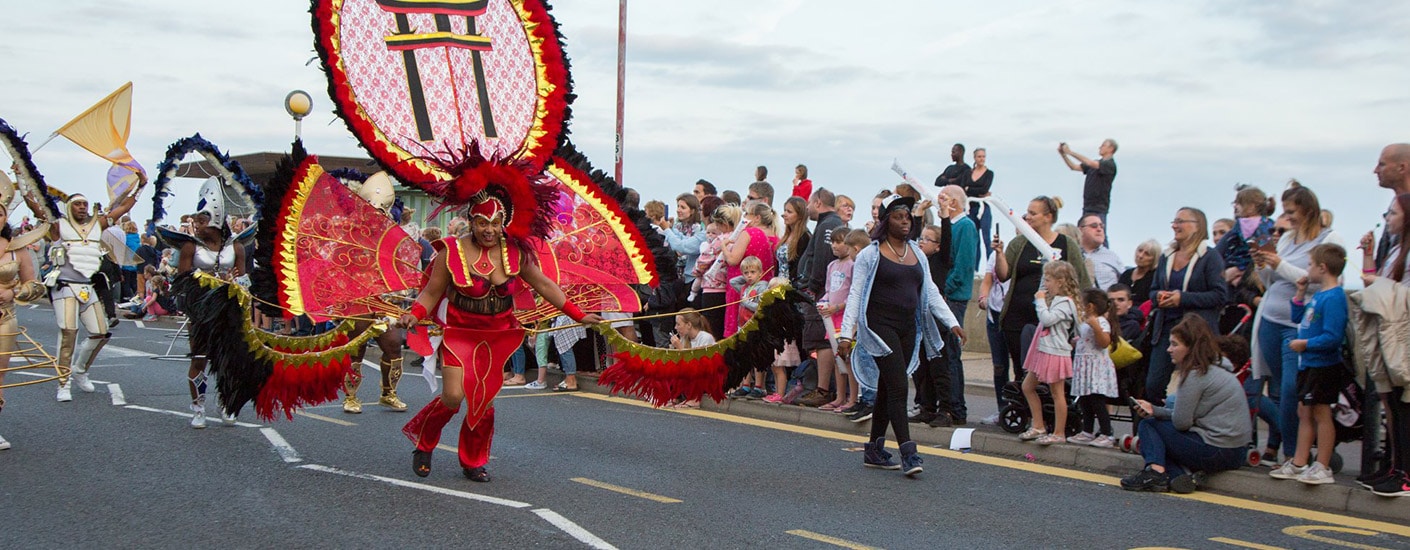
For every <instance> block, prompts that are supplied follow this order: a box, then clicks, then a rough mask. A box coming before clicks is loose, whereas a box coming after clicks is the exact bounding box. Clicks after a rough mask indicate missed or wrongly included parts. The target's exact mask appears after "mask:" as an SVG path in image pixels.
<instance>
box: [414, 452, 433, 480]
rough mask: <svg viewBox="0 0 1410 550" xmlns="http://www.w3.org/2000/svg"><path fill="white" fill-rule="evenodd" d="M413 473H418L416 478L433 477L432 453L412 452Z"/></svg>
mask: <svg viewBox="0 0 1410 550" xmlns="http://www.w3.org/2000/svg"><path fill="white" fill-rule="evenodd" d="M411 471H412V472H415V473H416V477H426V476H428V475H431V452H430V451H411Z"/></svg>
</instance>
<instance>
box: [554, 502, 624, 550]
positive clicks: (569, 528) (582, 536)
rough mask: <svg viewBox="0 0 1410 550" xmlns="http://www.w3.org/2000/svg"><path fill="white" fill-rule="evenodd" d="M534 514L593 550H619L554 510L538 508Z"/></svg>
mask: <svg viewBox="0 0 1410 550" xmlns="http://www.w3.org/2000/svg"><path fill="white" fill-rule="evenodd" d="M533 512H534V514H537V515H538V516H539V517H541V518H543V519H544V521H547V522H549V523H552V524H553V526H554V527H557V528H558V529H560V530H562V531H563V532H564V533H568V536H571V537H573V538H575V539H578V540H580V541H582V542H583V544H586V545H588V546H591V547H593V548H599V549H601V550H616V549H617V547H616V546H612V545H611V544H608V543H607V541H605V540H602V539H600V538H597V535H594V534H592V533H590V532H588V530H587V529H583V528H582V527H581V526H579V525H578V524H576V523H573V522H572V520H569V519H568V518H565V517H563V516H562V515H561V514H559V513H558V512H554V511H553V510H549V509H548V508H538V509H536V510H533Z"/></svg>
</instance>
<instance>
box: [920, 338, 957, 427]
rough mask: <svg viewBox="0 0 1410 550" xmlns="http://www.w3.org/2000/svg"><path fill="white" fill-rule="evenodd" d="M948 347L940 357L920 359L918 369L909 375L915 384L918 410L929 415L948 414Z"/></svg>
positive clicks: (949, 411)
mask: <svg viewBox="0 0 1410 550" xmlns="http://www.w3.org/2000/svg"><path fill="white" fill-rule="evenodd" d="M950 349H951V348H950V347H948V346H946V347H945V354H944V355H941V356H940V357H934V358H927V357H922V358H921V359H920V368H917V369H916V372H915V374H913V375H911V380H912V381H913V382H915V384H916V401H917V402H918V403H919V404H920V410H922V411H925V412H930V413H945V414H950V413H951V412H952V411H951V404H950V362H949V356H948V354H949V353H950Z"/></svg>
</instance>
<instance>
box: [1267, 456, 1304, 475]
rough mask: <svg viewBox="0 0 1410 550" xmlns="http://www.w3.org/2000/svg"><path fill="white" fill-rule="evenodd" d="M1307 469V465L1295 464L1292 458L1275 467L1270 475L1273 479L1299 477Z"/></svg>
mask: <svg viewBox="0 0 1410 550" xmlns="http://www.w3.org/2000/svg"><path fill="white" fill-rule="evenodd" d="M1306 471H1307V466H1294V465H1293V461H1292V459H1288V461H1287V462H1284V463H1283V465H1282V466H1279V467H1277V468H1274V469H1273V471H1271V472H1268V476H1269V477H1272V478H1273V479H1297V478H1298V477H1299V476H1301V475H1302V474H1303V473H1304V472H1306Z"/></svg>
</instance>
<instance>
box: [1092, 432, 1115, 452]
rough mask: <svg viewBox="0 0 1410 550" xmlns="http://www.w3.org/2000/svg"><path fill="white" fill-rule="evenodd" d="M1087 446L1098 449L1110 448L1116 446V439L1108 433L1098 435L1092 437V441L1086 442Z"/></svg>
mask: <svg viewBox="0 0 1410 550" xmlns="http://www.w3.org/2000/svg"><path fill="white" fill-rule="evenodd" d="M1087 446H1088V447H1096V448H1098V449H1110V448H1112V447H1115V446H1116V440H1115V439H1112V438H1111V436H1109V435H1099V436H1097V437H1094V438H1092V441H1091V442H1090V443H1087Z"/></svg>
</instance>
